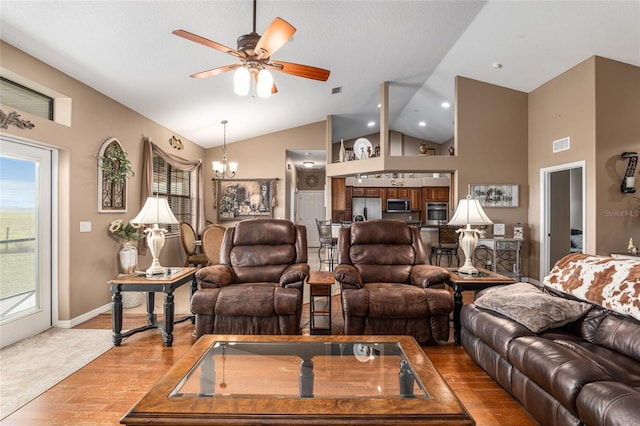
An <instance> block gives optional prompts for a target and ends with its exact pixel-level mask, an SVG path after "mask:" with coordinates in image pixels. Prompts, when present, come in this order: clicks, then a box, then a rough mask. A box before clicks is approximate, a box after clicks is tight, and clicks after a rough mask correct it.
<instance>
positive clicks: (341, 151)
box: [338, 139, 347, 163]
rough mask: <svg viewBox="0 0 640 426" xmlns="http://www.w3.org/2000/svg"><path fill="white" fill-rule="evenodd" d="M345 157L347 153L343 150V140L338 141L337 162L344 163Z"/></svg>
mask: <svg viewBox="0 0 640 426" xmlns="http://www.w3.org/2000/svg"><path fill="white" fill-rule="evenodd" d="M346 156H347V151H346V150H345V149H344V139H340V154H338V160H339V161H340V162H341V163H344V159H345V157H346Z"/></svg>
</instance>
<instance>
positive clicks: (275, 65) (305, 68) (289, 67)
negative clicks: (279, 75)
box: [265, 61, 331, 81]
mask: <svg viewBox="0 0 640 426" xmlns="http://www.w3.org/2000/svg"><path fill="white" fill-rule="evenodd" d="M265 65H266V66H268V67H270V68H271V69H274V70H276V71H280V72H283V73H286V74H291V75H295V76H298V77H304V78H310V79H312V80H319V81H327V79H328V78H329V74H330V73H331V71H329V70H325V69H323V68H317V67H312V66H309V65H300V64H294V63H292V62H282V61H271V62H270V63H268V64H265Z"/></svg>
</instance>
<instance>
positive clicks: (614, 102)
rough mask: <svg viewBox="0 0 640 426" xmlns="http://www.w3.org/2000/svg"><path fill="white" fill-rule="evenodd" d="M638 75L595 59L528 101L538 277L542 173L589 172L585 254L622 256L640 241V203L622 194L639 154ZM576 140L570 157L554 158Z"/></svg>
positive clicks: (533, 247)
mask: <svg viewBox="0 0 640 426" xmlns="http://www.w3.org/2000/svg"><path fill="white" fill-rule="evenodd" d="M638 117H640V68H638V67H634V66H631V65H627V64H623V63H620V62H616V61H611V60H608V59H605V58H600V57H591V58H589V59H587V60H585V61H584V62H582V63H580V64H578V65H576V66H575V67H573V68H571V69H570V70H568V71H566V72H565V73H563V74H561V75H559V76H558V77H556V78H554V79H552V80H551V81H549V82H547V83H545V84H544V85H542V86H540V87H539V88H537V89H536V90H534V91H532V92H531V93H530V94H529V185H530V199H529V222H530V225H531V229H532V232H531V234H530V236H531V243H530V244H531V245H530V248H531V253H532V256H531V258H530V267H531V270H532V274H533V276H536V277H537V276H538V275H539V269H540V266H539V265H540V259H539V253H540V237H539V234H540V191H541V188H540V169H542V168H546V167H552V166H557V165H562V164H568V163H572V162H577V161H584V162H585V164H586V183H585V187H586V193H585V197H586V212H585V216H586V229H585V246H584V250H585V252H587V253H593V254H609V253H611V252H615V251H624V250H625V249H626V243H627V241H628V240H629V237H633V238H634V240H640V217H638V215H639V213H638V210H637V209H638V207H640V200H638V198H634V196H633V195H625V194H622V193H621V192H620V182H621V177H622V175H623V173H624V170H625V168H626V161H623V160H622V159H621V158H620V154H621V153H622V152H624V151H636V152H640V122H639V120H638ZM566 136H569V137H571V149H570V150H568V151H562V152H558V153H555V154H554V153H553V152H552V142H553V141H554V140H557V139H560V138H563V137H566Z"/></svg>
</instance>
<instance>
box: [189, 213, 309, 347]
mask: <svg viewBox="0 0 640 426" xmlns="http://www.w3.org/2000/svg"><path fill="white" fill-rule="evenodd" d="M220 261H221V264H219V265H212V266H207V267H205V268H202V269H200V270H199V271H198V272H197V273H196V279H197V281H198V286H199V290H198V291H196V292H195V294H194V295H193V298H192V299H191V311H192V312H193V313H194V314H195V315H196V338H198V337H200V336H202V335H203V334H300V316H301V313H302V294H303V284H304V280H305V279H306V277H307V276H308V275H309V265H308V264H307V229H306V228H305V227H304V226H301V225H294V224H293V223H292V222H290V221H288V220H277V219H252V220H245V221H242V222H240V223H238V224H237V225H236V226H235V227H231V228H227V230H226V232H225V235H224V239H223V241H222V248H221V252H220Z"/></svg>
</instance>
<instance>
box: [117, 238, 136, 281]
mask: <svg viewBox="0 0 640 426" xmlns="http://www.w3.org/2000/svg"><path fill="white" fill-rule="evenodd" d="M137 245H138V243H137V242H136V241H125V242H124V243H123V244H122V248H121V249H120V251H119V252H118V258H119V259H120V272H121V273H123V274H132V273H134V272H135V270H136V266H138V248H137V247H136V246H137Z"/></svg>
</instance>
